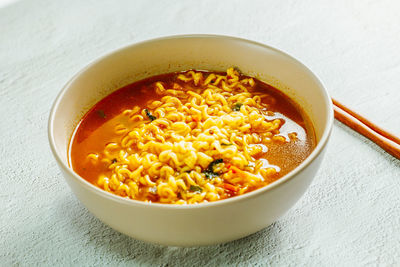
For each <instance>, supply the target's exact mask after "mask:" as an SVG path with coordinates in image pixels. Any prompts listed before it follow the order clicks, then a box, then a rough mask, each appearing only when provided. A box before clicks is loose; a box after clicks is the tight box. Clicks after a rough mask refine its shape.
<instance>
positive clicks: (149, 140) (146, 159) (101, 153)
mask: <svg viewBox="0 0 400 267" xmlns="http://www.w3.org/2000/svg"><path fill="white" fill-rule="evenodd" d="M314 146H315V137H314V130H313V128H312V125H311V124H310V123H309V121H308V119H307V117H306V115H305V114H304V112H302V110H301V109H300V108H299V107H298V106H297V104H295V103H294V102H293V101H292V100H290V99H289V98H288V97H287V96H285V95H284V94H283V93H281V92H279V91H278V90H277V89H275V88H273V87H271V86H269V85H267V84H265V83H263V82H261V81H259V80H257V79H255V78H251V77H248V76H244V75H240V74H239V72H238V71H236V70H235V69H233V68H229V69H228V70H227V72H226V73H217V72H204V71H194V70H190V71H186V72H182V73H170V74H164V75H159V76H154V77H151V78H148V79H145V80H142V81H139V82H136V83H133V84H131V85H128V86H126V87H124V88H121V89H119V90H117V91H115V92H114V93H112V94H111V95H109V96H107V97H106V98H104V99H103V100H101V101H100V102H99V103H97V104H96V105H95V106H94V107H93V108H92V109H91V110H90V111H89V112H88V113H87V114H86V115H85V116H84V118H83V119H82V120H81V122H80V123H79V125H78V126H77V128H76V130H75V132H74V135H73V137H72V139H71V146H70V163H71V166H72V168H73V169H74V170H75V171H76V172H77V173H78V174H79V175H81V176H82V177H83V178H85V179H87V180H88V181H89V182H91V183H93V184H95V185H97V186H98V187H100V188H102V189H104V190H106V191H108V192H111V193H113V194H116V195H119V196H121V197H127V198H131V199H136V200H143V201H149V202H160V203H170V204H193V203H201V202H209V201H216V200H220V199H225V198H229V197H233V196H237V195H242V194H244V193H246V192H250V191H252V190H255V189H257V188H260V187H263V186H265V185H268V184H270V183H271V182H273V181H275V180H277V179H279V178H280V177H282V176H283V175H285V174H286V173H288V172H289V171H291V170H292V169H294V168H295V167H296V166H297V165H299V164H300V163H301V162H302V161H303V160H304V159H305V158H306V157H307V156H308V155H309V154H310V153H311V151H312V149H313V148H314Z"/></svg>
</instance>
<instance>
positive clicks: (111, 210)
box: [48, 35, 333, 246]
mask: <svg viewBox="0 0 400 267" xmlns="http://www.w3.org/2000/svg"><path fill="white" fill-rule="evenodd" d="M231 66H237V67H239V69H240V70H241V71H242V72H243V73H244V74H246V75H250V76H253V77H257V78H259V79H261V80H263V81H265V82H267V83H269V84H272V85H274V86H276V87H277V88H279V89H280V90H282V91H283V92H285V93H286V94H287V95H288V96H289V97H291V98H292V99H294V100H295V101H296V102H297V103H299V104H300V105H301V106H302V107H303V109H304V110H305V111H306V112H307V114H308V115H309V117H310V118H311V120H312V122H313V124H314V127H315V131H316V136H317V141H318V144H317V146H316V148H315V149H314V151H313V152H312V153H311V155H310V156H309V157H308V158H307V159H306V160H305V161H304V162H303V163H301V164H300V165H299V166H298V167H297V168H296V169H294V170H293V171H291V172H290V173H289V174H287V175H286V176H284V177H283V178H281V179H279V180H278V181H276V182H274V183H272V184H270V185H268V186H266V187H263V188H261V189H258V190H255V191H253V192H250V193H247V194H244V195H242V196H238V197H234V198H230V199H226V200H221V201H216V202H211V203H203V204H197V205H184V206H183V205H171V204H155V203H151V204H149V203H145V202H141V201H135V200H129V199H125V198H122V197H118V196H116V195H113V194H110V193H108V192H105V191H103V190H101V189H99V188H97V187H95V186H94V185H92V184H90V183H88V182H87V181H86V180H84V179H83V178H81V177H80V176H79V175H77V174H76V173H75V172H74V171H73V170H72V169H71V167H69V165H68V145H69V141H70V137H71V134H72V131H73V129H74V127H75V126H76V124H77V123H78V121H79V120H80V118H81V117H82V116H83V115H84V114H85V113H86V112H87V111H88V110H89V109H90V107H92V106H93V105H94V104H95V103H96V102H97V101H99V100H100V99H102V98H103V97H105V96H106V95H108V94H109V93H111V92H113V91H115V90H117V89H118V88H120V87H122V86H124V85H126V84H129V83H132V82H134V81H137V80H140V79H143V78H145V77H149V76H153V75H157V74H162V73H168V72H173V71H181V70H187V69H199V70H220V71H224V70H226V69H227V68H228V67H231ZM332 123H333V112H332V106H331V101H330V98H329V96H328V93H327V91H326V90H325V88H324V86H323V85H322V84H321V82H320V81H319V80H318V78H317V77H316V76H315V75H314V74H313V73H312V72H311V71H310V70H309V69H308V68H307V67H305V66H304V65H303V64H301V63H300V62H299V61H297V60H296V59H294V58H292V57H291V56H289V55H287V54H285V53H283V52H281V51H279V50H277V49H275V48H271V47H269V46H266V45H263V44H259V43H255V42H252V41H248V40H244V39H239V38H233V37H227V36H215V35H187V36H172V37H166V38H159V39H154V40H150V41H145V42H141V43H137V44H133V45H129V46H127V47H124V48H122V49H119V50H117V51H115V52H112V53H110V54H108V55H106V56H104V57H102V58H100V59H99V60H97V61H95V62H93V63H91V64H90V65H89V66H87V67H86V68H84V69H83V70H81V71H80V72H79V73H77V74H76V75H75V76H74V77H73V78H72V79H71V80H70V81H69V82H68V83H67V84H66V85H65V87H64V88H63V89H62V91H61V93H60V94H59V95H58V97H57V99H56V100H55V103H54V105H53V108H52V110H51V113H50V118H49V128H48V131H49V141H50V146H51V149H52V151H53V154H54V156H55V158H56V160H57V163H58V165H59V166H60V168H61V171H62V173H63V175H64V177H65V179H66V181H67V182H68V184H69V186H70V187H71V189H72V191H73V192H74V193H75V195H76V196H77V197H78V199H79V200H80V201H81V202H82V203H83V204H84V205H85V206H86V207H87V208H88V209H89V211H90V212H92V213H93V214H94V215H95V216H96V217H98V218H99V219H100V220H102V221H103V222H104V223H106V224H107V225H109V226H111V227H112V228H114V229H115V230H117V231H119V232H122V233H124V234H127V235H129V236H131V237H134V238H136V239H140V240H144V241H148V242H153V243H158V244H164V245H175V246H195V245H208V244H215V243H222V242H227V241H231V240H234V239H238V238H241V237H244V236H247V235H249V234H252V233H254V232H257V231H259V230H261V229H263V228H264V227H266V226H268V225H269V224H271V223H273V222H274V221H276V220H277V219H278V218H279V217H280V216H282V215H283V214H284V213H285V212H287V211H288V210H289V208H290V207H292V206H293V205H294V204H295V202H296V201H297V200H298V199H299V198H300V197H301V196H302V195H303V194H304V192H305V190H306V189H307V187H308V186H309V184H310V183H311V181H312V179H313V177H314V176H315V173H316V172H317V170H318V168H319V166H320V163H321V160H322V158H323V154H324V151H325V150H326V149H325V148H326V144H327V141H328V138H329V135H330V132H331V128H332Z"/></svg>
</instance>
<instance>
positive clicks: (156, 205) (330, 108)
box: [47, 34, 334, 210]
mask: <svg viewBox="0 0 400 267" xmlns="http://www.w3.org/2000/svg"><path fill="white" fill-rule="evenodd" d="M171 39H176V40H178V39H224V40H228V41H229V40H230V41H236V42H242V43H246V44H251V45H254V46H258V47H260V48H262V49H268V50H272V51H274V52H276V53H278V54H280V55H282V56H284V57H287V58H288V59H290V60H291V61H293V62H294V63H296V64H298V65H299V66H300V67H301V68H303V69H304V70H305V72H306V73H308V74H309V75H310V77H311V78H313V79H314V80H315V83H316V84H317V85H318V86H319V87H320V88H321V89H322V95H323V97H324V100H325V104H326V108H327V111H328V112H327V120H326V123H325V125H324V127H323V129H324V130H323V133H322V136H321V138H320V140H319V141H318V143H317V145H316V147H315V148H314V150H313V151H312V152H311V154H310V155H308V157H307V158H306V159H305V160H304V161H303V162H301V163H300V164H299V165H298V166H297V167H296V168H294V169H293V170H292V171H290V172H289V173H287V174H286V175H284V176H282V177H281V178H279V179H278V180H276V181H274V182H272V183H270V184H268V185H266V186H264V187H261V188H258V189H256V190H253V191H251V192H248V193H245V194H243V195H240V196H235V197H232V198H227V199H222V200H217V201H212V202H205V203H198V204H186V205H181V204H167V203H149V202H144V201H141V200H135V199H130V198H124V197H121V196H118V195H115V194H112V193H110V192H107V191H104V190H102V189H101V188H99V187H96V186H95V185H93V184H91V183H89V182H88V181H87V180H85V179H84V178H83V177H81V176H79V175H78V174H77V173H75V172H74V171H73V169H72V167H70V166H68V164H66V163H65V162H64V161H63V160H62V159H61V156H60V153H59V151H58V150H57V149H56V146H55V136H54V121H55V120H56V119H57V118H56V117H55V115H56V111H57V110H58V106H59V104H60V102H61V101H62V99H63V97H64V95H65V94H66V92H67V91H68V89H69V88H70V85H71V84H72V83H73V82H74V81H76V79H78V77H79V76H80V75H81V74H82V73H84V72H86V71H87V70H88V69H90V68H91V67H93V66H95V65H96V64H98V63H99V62H101V61H103V60H104V59H106V58H108V57H110V56H113V55H114V54H116V53H120V52H122V51H123V50H127V49H132V48H134V47H135V46H139V45H145V44H148V43H154V42H159V41H164V40H171ZM330 99H331V98H330V96H329V94H328V92H327V90H326V88H325V86H324V84H323V83H322V82H321V80H320V79H319V77H318V76H317V75H316V74H314V73H313V72H312V71H311V70H310V69H309V68H308V67H307V66H305V65H304V64H303V63H301V62H300V61H299V60H297V59H296V58H294V57H292V56H291V55H289V54H287V53H286V52H284V51H281V50H279V49H277V48H275V47H272V46H269V45H266V44H263V43H259V42H256V41H252V40H248V39H244V38H240V37H234V36H227V35H215V34H184V35H170V36H164V37H158V38H152V39H147V40H144V41H140V42H135V43H132V44H128V45H125V46H122V47H120V48H118V49H114V50H112V51H110V52H108V53H105V54H103V56H101V57H99V58H96V59H94V60H92V61H91V62H90V63H89V64H87V65H86V66H85V67H83V68H82V69H80V70H79V71H78V72H77V73H76V74H75V75H74V76H73V77H72V78H71V79H70V80H69V81H68V82H67V83H66V84H65V85H64V86H63V88H62V89H61V91H60V92H59V93H58V95H57V97H56V99H55V100H54V103H53V105H52V107H51V110H50V115H49V119H48V129H47V130H48V140H49V144H50V148H51V151H52V153H53V155H54V157H55V159H56V161H57V163H58V165H59V166H61V167H62V169H63V170H64V171H65V172H66V173H68V174H69V176H71V177H72V178H73V179H75V180H76V181H77V182H78V183H79V184H80V185H81V186H83V187H85V188H86V189H88V190H90V191H92V192H93V193H95V194H97V195H99V196H101V197H104V198H107V199H108V200H111V201H115V202H119V203H121V204H125V205H129V206H139V207H143V208H152V209H154V208H156V209H160V208H161V209H173V210H174V209H179V210H181V209H201V208H208V207H216V206H224V205H229V204H233V203H235V202H240V201H244V200H246V199H250V198H254V197H256V196H258V195H260V194H264V193H266V192H268V191H272V190H274V189H276V188H277V187H279V186H282V185H283V184H285V183H287V182H288V181H290V180H292V179H293V178H294V177H295V176H296V174H298V173H299V172H301V171H302V170H303V169H305V168H306V167H307V166H308V165H310V164H311V162H312V161H313V160H314V159H315V158H316V157H317V156H318V155H319V154H320V153H321V152H322V151H323V148H324V147H325V146H326V144H327V142H328V139H329V137H330V135H331V132H332V128H333V118H334V117H333V106H332V102H331V100H330ZM64 178H65V175H64ZM65 179H66V178H65Z"/></svg>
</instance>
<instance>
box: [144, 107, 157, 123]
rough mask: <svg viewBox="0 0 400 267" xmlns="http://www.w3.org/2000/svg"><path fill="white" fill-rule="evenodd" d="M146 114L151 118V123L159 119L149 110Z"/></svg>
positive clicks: (146, 110)
mask: <svg viewBox="0 0 400 267" xmlns="http://www.w3.org/2000/svg"><path fill="white" fill-rule="evenodd" d="M144 112H146V115H147V117H149V119H150V120H151V121H154V120H155V119H157V118H156V117H155V116H153V114H151V113H150V111H149V110H148V109H147V108H146V109H145V110H144Z"/></svg>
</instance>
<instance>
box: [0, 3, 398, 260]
mask: <svg viewBox="0 0 400 267" xmlns="http://www.w3.org/2000/svg"><path fill="white" fill-rule="evenodd" d="M8 2H9V4H8V5H6V6H4V7H2V8H0V133H1V136H0V144H1V146H0V156H1V158H0V265H4V266H8V265H32V264H39V265H116V264H121V265H131V264H137V265H163V266H167V265H168V266H175V265H176V266H182V265H193V266H202V265H207V266H208V265H209V266H214V265H273V266H277V265H278V266H280V265H292V266H297V265H307V266H312V265H315V266H321V265H324V266H335V265H336V266H338V265H346V266H361V265H372V266H375V265H381V266H390V265H397V266H398V265H399V264H400V161H399V160H395V159H394V158H393V157H391V156H389V155H387V154H386V153H384V152H383V150H381V149H380V148H379V147H377V146H376V145H374V144H372V143H371V142H370V141H369V140H367V139H365V138H363V137H361V136H360V135H358V134H356V133H354V132H352V131H350V130H349V129H348V128H346V127H344V126H342V125H341V124H340V123H337V122H335V125H334V130H333V135H332V139H331V142H330V144H329V149H328V151H327V155H326V158H325V161H324V163H323V165H322V167H321V170H320V171H319V173H318V175H317V176H316V178H315V180H314V182H313V184H312V186H311V187H310V188H309V190H308V191H307V193H306V194H305V196H304V197H303V198H302V199H301V200H300V201H299V202H298V203H297V204H296V206H295V207H293V208H292V210H291V211H289V212H288V213H287V214H286V215H285V216H284V217H282V218H281V219H280V220H279V221H277V222H276V223H275V224H273V225H271V226H270V227H268V228H266V229H265V230H262V231H260V232H258V233H256V234H253V235H251V236H249V237H247V238H244V239H241V240H237V241H234V242H231V243H227V244H222V245H217V246H211V247H201V248H186V249H183V248H172V247H161V246H154V245H151V244H147V243H143V242H140V241H136V240H134V239H131V238H129V237H127V236H124V235H122V234H119V233H117V232H115V231H113V230H112V229H110V228H109V227H107V226H105V225H104V224H102V223H101V222H100V221H99V220H98V219H96V218H95V217H93V216H92V215H91V214H90V213H89V212H88V211H87V210H86V209H85V207H83V206H82V205H81V204H80V203H79V202H78V200H77V199H76V198H75V197H74V195H73V194H72V192H71V191H70V189H69V188H68V186H67V184H66V183H65V182H64V179H63V178H62V176H61V174H60V172H59V170H58V168H57V166H56V163H55V160H54V159H53V157H52V155H51V153H50V149H49V146H48V142H47V134H46V128H47V117H48V114H49V110H50V106H51V104H52V102H53V100H54V98H55V97H56V95H57V93H58V92H59V90H60V89H61V87H62V86H63V85H64V83H66V81H67V80H68V79H69V78H70V77H71V76H72V75H73V74H74V73H75V72H77V71H78V70H79V69H81V68H82V67H83V66H85V65H86V64H87V63H88V62H90V61H92V60H94V59H95V58H97V57H99V56H100V55H103V54H104V53H106V52H109V51H111V50H113V49H116V48H119V47H121V46H123V45H126V44H129V43H133V42H137V41H141V40H145V39H150V38H153V37H159V36H165V35H171V34H184V33H216V34H225V35H233V36H239V37H244V38H248V39H253V40H256V41H260V42H263V43H266V44H269V45H272V46H275V47H278V48H280V49H282V50H284V51H286V52H288V53H290V54H291V55H293V56H295V57H297V58H298V59H300V60H301V61H303V62H304V63H305V64H306V65H308V66H309V67H310V68H311V69H312V70H313V71H314V72H315V73H316V74H317V75H319V76H320V78H321V79H322V80H323V82H324V83H325V85H326V86H327V88H328V90H329V91H330V93H331V94H332V96H334V97H336V98H337V99H339V100H341V101H342V102H343V103H344V104H347V105H349V106H351V107H352V108H354V109H355V110H357V111H359V112H360V113H362V114H364V115H366V116H367V117H369V118H371V119H372V120H373V121H375V122H376V123H378V124H379V125H382V126H384V127H387V128H390V129H391V130H392V131H393V132H394V133H396V134H400V101H399V100H400V78H399V77H400V4H399V3H400V2H398V1H396V0H393V1H347V0H341V1H318V2H317V1H311V0H309V1H295V0H293V1H252V2H248V3H244V2H245V1H242V2H239V1H111V0H110V1H77V0H76V1H75V0H73V1H71V0H69V1H67V0H66V1H50V0H49V1H42V0H39V1H19V2H18V1H17V2H13V1H8Z"/></svg>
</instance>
